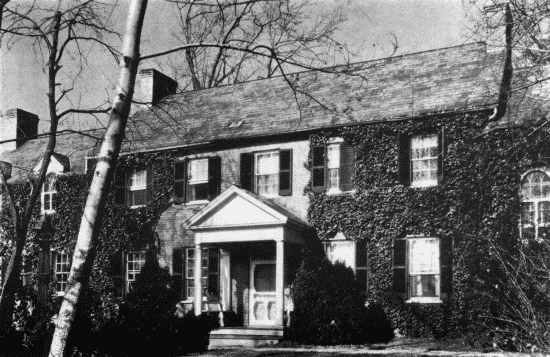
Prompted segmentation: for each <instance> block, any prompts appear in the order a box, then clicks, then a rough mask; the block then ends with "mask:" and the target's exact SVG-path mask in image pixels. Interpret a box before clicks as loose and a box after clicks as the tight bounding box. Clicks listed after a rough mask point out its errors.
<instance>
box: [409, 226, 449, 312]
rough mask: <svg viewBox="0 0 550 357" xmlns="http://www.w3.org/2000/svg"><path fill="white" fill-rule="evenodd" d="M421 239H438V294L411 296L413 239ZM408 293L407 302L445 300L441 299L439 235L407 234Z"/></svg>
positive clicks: (436, 301) (438, 301)
mask: <svg viewBox="0 0 550 357" xmlns="http://www.w3.org/2000/svg"><path fill="white" fill-rule="evenodd" d="M420 239H425V240H428V239H436V240H437V241H438V248H439V250H438V256H437V259H438V260H439V263H438V266H439V272H438V274H435V275H438V276H439V278H438V279H437V281H438V285H437V286H436V293H437V296H414V297H413V296H410V295H411V285H410V284H411V276H412V275H411V273H410V270H411V241H412V240H420ZM415 275H417V274H415ZM407 295H408V296H409V299H408V300H406V301H405V302H406V303H422V304H440V303H442V302H443V300H441V239H440V238H438V237H430V236H422V235H419V236H416V235H415V236H407Z"/></svg>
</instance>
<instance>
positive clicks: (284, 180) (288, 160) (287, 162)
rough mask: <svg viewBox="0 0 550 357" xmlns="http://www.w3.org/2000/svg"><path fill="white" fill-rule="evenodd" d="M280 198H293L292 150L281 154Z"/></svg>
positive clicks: (283, 151) (282, 151)
mask: <svg viewBox="0 0 550 357" xmlns="http://www.w3.org/2000/svg"><path fill="white" fill-rule="evenodd" d="M279 196H292V150H291V149H289V150H281V151H280V152H279Z"/></svg>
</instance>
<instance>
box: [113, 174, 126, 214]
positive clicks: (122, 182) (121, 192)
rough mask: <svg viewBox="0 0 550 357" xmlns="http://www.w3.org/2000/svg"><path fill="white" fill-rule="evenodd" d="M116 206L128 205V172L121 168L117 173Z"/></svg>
mask: <svg viewBox="0 0 550 357" xmlns="http://www.w3.org/2000/svg"><path fill="white" fill-rule="evenodd" d="M114 181H115V202H114V203H115V205H118V206H124V205H126V200H127V196H128V195H127V194H126V191H127V190H126V172H124V170H122V169H121V168H117V169H116V171H115V180H114Z"/></svg>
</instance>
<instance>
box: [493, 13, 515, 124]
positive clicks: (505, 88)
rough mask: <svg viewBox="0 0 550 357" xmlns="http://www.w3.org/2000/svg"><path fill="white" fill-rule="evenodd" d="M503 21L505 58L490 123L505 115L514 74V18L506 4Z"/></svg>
mask: <svg viewBox="0 0 550 357" xmlns="http://www.w3.org/2000/svg"><path fill="white" fill-rule="evenodd" d="M486 10H489V9H486ZM504 20H505V23H506V30H505V36H506V37H505V38H506V53H505V56H506V57H505V58H504V66H503V69H502V78H501V80H500V87H499V95H498V102H497V106H496V107H495V111H494V113H493V115H491V116H490V117H489V121H491V122H497V121H499V120H500V119H502V117H503V116H504V114H506V107H507V106H508V100H509V99H510V93H511V89H512V77H513V74H514V67H513V65H512V29H513V27H514V17H513V16H512V12H511V11H510V4H506V5H505V7H504Z"/></svg>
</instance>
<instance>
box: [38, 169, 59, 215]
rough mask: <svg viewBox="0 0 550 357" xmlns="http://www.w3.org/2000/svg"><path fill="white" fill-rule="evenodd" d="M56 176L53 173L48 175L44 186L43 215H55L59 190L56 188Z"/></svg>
mask: <svg viewBox="0 0 550 357" xmlns="http://www.w3.org/2000/svg"><path fill="white" fill-rule="evenodd" d="M55 179H56V176H55V174H54V173H53V172H51V173H49V174H47V175H46V178H45V180H44V184H43V185H42V201H41V202H42V207H41V211H42V213H46V214H50V213H55V209H56V203H57V202H56V201H57V189H56V188H55Z"/></svg>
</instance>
